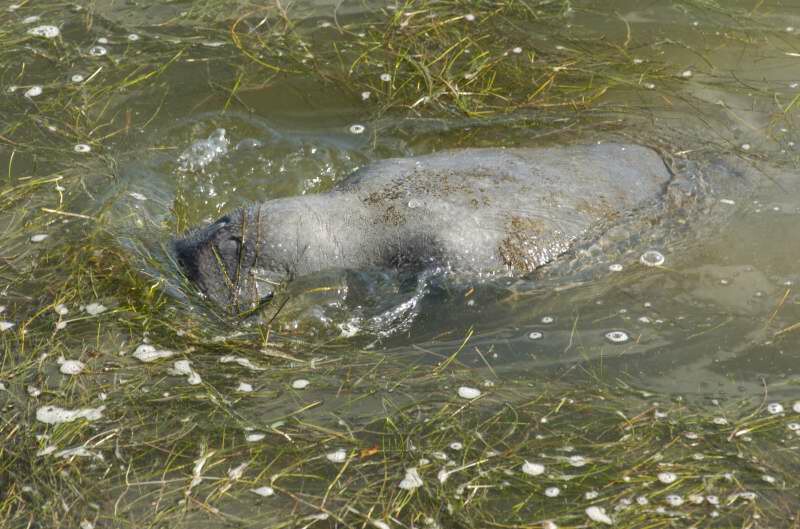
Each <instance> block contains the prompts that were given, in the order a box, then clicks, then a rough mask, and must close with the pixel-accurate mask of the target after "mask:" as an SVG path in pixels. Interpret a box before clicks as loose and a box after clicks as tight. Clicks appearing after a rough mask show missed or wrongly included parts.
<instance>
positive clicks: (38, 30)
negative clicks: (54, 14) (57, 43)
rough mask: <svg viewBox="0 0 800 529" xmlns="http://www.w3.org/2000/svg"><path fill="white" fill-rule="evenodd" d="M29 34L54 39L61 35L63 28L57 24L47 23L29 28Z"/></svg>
mask: <svg viewBox="0 0 800 529" xmlns="http://www.w3.org/2000/svg"><path fill="white" fill-rule="evenodd" d="M28 35H33V36H34V37H44V38H46V39H54V38H56V37H58V36H59V35H61V30H60V29H58V28H57V27H55V26H51V25H49V24H45V25H42V26H36V27H35V28H31V29H29V30H28Z"/></svg>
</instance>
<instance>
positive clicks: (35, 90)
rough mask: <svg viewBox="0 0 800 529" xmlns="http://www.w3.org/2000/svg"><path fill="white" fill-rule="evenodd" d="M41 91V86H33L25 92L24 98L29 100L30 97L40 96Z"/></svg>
mask: <svg viewBox="0 0 800 529" xmlns="http://www.w3.org/2000/svg"><path fill="white" fill-rule="evenodd" d="M42 91H43V90H42V87H41V86H39V85H33V86H32V87H30V88H28V89H27V90H25V97H28V98H31V97H37V96H40V95H42Z"/></svg>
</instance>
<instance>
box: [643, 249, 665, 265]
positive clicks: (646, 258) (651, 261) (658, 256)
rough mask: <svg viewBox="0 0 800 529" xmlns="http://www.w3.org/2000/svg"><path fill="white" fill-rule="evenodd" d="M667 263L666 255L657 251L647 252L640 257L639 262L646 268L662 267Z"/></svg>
mask: <svg viewBox="0 0 800 529" xmlns="http://www.w3.org/2000/svg"><path fill="white" fill-rule="evenodd" d="M665 261H666V258H665V257H664V254H662V253H661V252H658V251H656V250H647V251H646V252H644V253H643V254H642V255H641V256H640V257H639V262H641V263H642V264H643V265H645V266H661V265H663V264H664V262H665Z"/></svg>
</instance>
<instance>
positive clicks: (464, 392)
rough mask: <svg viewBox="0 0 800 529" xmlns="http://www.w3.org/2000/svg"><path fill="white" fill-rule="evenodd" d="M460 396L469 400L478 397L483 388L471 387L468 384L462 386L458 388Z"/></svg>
mask: <svg viewBox="0 0 800 529" xmlns="http://www.w3.org/2000/svg"><path fill="white" fill-rule="evenodd" d="M458 396H459V397H461V398H462V399H468V400H472V399H477V398H478V397H480V396H481V390H479V389H477V388H471V387H468V386H461V387H460V388H458Z"/></svg>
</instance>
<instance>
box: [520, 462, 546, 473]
mask: <svg viewBox="0 0 800 529" xmlns="http://www.w3.org/2000/svg"><path fill="white" fill-rule="evenodd" d="M544 470H545V468H544V465H543V464H541V463H531V462H530V461H528V460H526V461H525V463H523V464H522V472H523V473H525V474H527V475H529V476H541V475H542V474H544Z"/></svg>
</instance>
